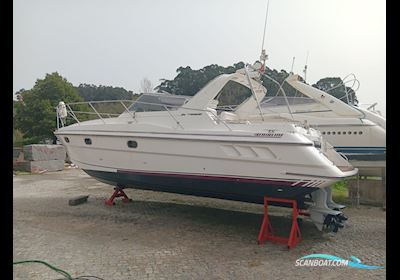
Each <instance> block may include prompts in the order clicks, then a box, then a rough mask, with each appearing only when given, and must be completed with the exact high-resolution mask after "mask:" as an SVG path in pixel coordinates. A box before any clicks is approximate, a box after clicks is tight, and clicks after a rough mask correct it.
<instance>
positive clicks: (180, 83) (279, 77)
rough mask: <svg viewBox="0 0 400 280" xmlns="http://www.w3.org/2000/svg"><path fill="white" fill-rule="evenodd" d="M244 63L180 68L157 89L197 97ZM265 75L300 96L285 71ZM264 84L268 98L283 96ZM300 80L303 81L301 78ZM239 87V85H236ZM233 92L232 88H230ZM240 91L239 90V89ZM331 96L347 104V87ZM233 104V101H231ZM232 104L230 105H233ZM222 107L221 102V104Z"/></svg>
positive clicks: (330, 83)
mask: <svg viewBox="0 0 400 280" xmlns="http://www.w3.org/2000/svg"><path fill="white" fill-rule="evenodd" d="M244 65H245V64H244V63H243V62H238V63H236V64H234V65H233V66H228V67H223V66H219V65H216V64H212V65H208V66H206V67H203V68H201V69H200V70H193V69H192V68H190V67H189V66H186V67H179V68H178V69H177V70H176V72H177V73H178V74H177V75H176V77H175V78H174V79H173V80H166V79H162V82H161V84H160V85H159V86H157V87H156V89H157V90H158V91H160V92H161V91H166V92H169V93H172V94H177V95H188V96H193V95H195V94H196V93H197V92H198V91H199V90H200V89H201V88H203V87H204V86H205V85H206V84H207V83H208V82H210V81H211V80H212V79H214V78H215V77H217V76H218V75H221V74H231V73H234V72H235V71H236V70H238V69H241V68H243V67H244ZM265 74H267V75H268V76H269V77H271V78H272V79H274V80H275V81H277V82H278V83H279V84H280V85H281V86H282V88H283V90H284V91H285V94H286V95H287V96H296V95H299V93H298V92H297V90H296V89H294V88H293V87H291V86H290V85H289V84H288V83H284V81H285V79H286V78H287V77H288V76H289V73H288V72H287V71H285V70H283V69H282V70H280V71H277V70H276V69H270V68H268V67H266V68H265ZM261 80H262V84H263V85H264V87H265V88H266V89H267V96H275V95H278V94H279V95H282V92H281V90H280V87H279V86H278V85H277V84H276V83H275V82H273V81H271V80H270V79H268V78H267V77H265V76H262V77H261ZM300 80H303V79H302V78H301V77H300ZM341 82H342V80H341V79H340V78H324V79H321V80H319V81H318V82H317V83H316V84H314V85H312V86H313V87H316V88H319V89H321V90H324V91H326V90H329V89H330V88H333V87H335V86H336V85H338V84H340V83H341ZM236 86H238V84H236ZM346 89H347V90H348V92H349V93H350V94H351V95H352V96H353V100H356V96H355V92H354V91H353V90H352V89H351V88H349V87H346ZM230 90H232V88H230ZM238 90H239V89H238ZM329 94H331V95H333V96H335V97H337V98H341V100H342V101H344V102H347V99H346V98H345V97H344V95H345V87H344V86H341V87H338V88H336V89H334V90H332V91H330V92H329ZM230 102H232V101H230ZM233 104H234V103H231V104H229V105H233ZM219 105H221V102H220V104H219Z"/></svg>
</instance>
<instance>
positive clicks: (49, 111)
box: [15, 72, 83, 143]
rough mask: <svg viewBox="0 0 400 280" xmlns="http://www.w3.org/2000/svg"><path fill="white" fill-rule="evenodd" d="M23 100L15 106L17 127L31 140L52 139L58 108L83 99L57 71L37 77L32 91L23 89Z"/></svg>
mask: <svg viewBox="0 0 400 280" xmlns="http://www.w3.org/2000/svg"><path fill="white" fill-rule="evenodd" d="M21 95H22V97H23V102H17V104H16V106H15V114H16V115H15V128H17V129H20V130H21V131H22V133H23V134H24V136H25V137H26V138H27V140H29V142H34V143H35V142H36V143H37V142H41V141H44V140H46V139H52V138H53V131H54V130H55V128H56V113H55V109H54V108H55V107H56V106H57V104H58V103H59V102H60V101H64V102H65V103H70V102H80V101H83V99H82V97H80V96H79V94H78V92H77V91H76V90H75V89H74V87H73V86H72V84H71V83H69V82H68V81H67V80H66V79H65V78H63V77H61V76H60V75H59V74H58V73H57V72H55V73H52V74H46V77H45V78H44V79H43V80H40V79H38V80H37V81H36V83H35V85H34V87H33V88H32V89H31V90H23V91H22V92H21Z"/></svg>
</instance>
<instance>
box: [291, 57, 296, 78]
mask: <svg viewBox="0 0 400 280" xmlns="http://www.w3.org/2000/svg"><path fill="white" fill-rule="evenodd" d="M295 59H296V57H295V56H293V60H292V68H291V69H290V74H292V75H293V66H294V60H295Z"/></svg>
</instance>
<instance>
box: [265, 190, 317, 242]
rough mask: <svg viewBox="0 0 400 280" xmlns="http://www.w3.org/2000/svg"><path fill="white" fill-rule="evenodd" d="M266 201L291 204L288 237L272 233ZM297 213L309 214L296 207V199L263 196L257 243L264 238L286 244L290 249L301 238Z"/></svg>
mask: <svg viewBox="0 0 400 280" xmlns="http://www.w3.org/2000/svg"><path fill="white" fill-rule="evenodd" d="M268 201H275V202H282V203H288V204H291V205H292V208H293V217H292V227H291V230H290V235H289V237H282V236H276V235H274V233H273V231H272V225H271V222H270V220H269V217H268ZM299 215H304V216H309V214H308V213H306V212H302V211H300V210H299V209H298V208H297V201H296V200H292V199H283V198H272V197H264V219H263V223H262V226H261V229H260V233H259V235H258V244H260V245H261V244H263V243H264V242H265V241H266V240H269V241H271V242H277V243H283V244H287V246H288V248H289V249H291V248H293V247H294V246H296V245H297V243H299V242H300V240H301V232H300V228H299V224H298V223H297V217H298V216H299Z"/></svg>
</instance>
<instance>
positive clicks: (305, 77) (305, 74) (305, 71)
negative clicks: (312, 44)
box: [303, 51, 309, 81]
mask: <svg viewBox="0 0 400 280" xmlns="http://www.w3.org/2000/svg"><path fill="white" fill-rule="evenodd" d="M308 54H309V51H307V57H306V65H304V70H303V73H304V81H307V63H308Z"/></svg>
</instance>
